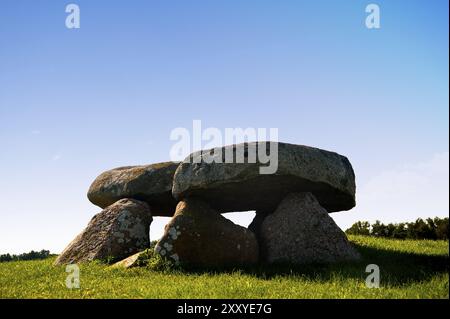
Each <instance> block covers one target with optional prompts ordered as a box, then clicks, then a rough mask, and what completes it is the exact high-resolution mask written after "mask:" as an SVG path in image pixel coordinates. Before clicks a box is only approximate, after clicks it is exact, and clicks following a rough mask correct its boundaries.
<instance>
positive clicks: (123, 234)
mask: <svg viewBox="0 0 450 319" xmlns="http://www.w3.org/2000/svg"><path fill="white" fill-rule="evenodd" d="M152 220H153V218H152V215H151V213H150V209H149V207H148V205H147V204H146V203H144V202H140V201H138V200H134V199H121V200H119V201H118V202H116V203H114V204H113V205H111V206H108V207H107V208H105V209H104V210H103V211H101V212H100V213H99V214H97V215H95V216H94V217H93V218H92V220H91V221H90V222H89V225H88V226H87V227H86V229H85V230H84V231H83V232H82V233H81V234H79V235H78V236H77V237H76V238H75V239H74V240H73V241H72V242H71V243H70V244H69V245H68V246H67V247H66V249H65V250H64V251H63V252H62V253H61V255H60V256H59V257H58V259H57V260H56V261H55V264H56V265H62V264H71V263H79V262H87V261H92V260H95V259H103V260H105V259H110V260H111V261H115V260H120V259H123V258H125V257H128V256H130V255H131V254H134V253H137V252H139V251H140V250H143V249H145V248H148V247H149V245H150V238H149V228H150V224H151V222H152Z"/></svg>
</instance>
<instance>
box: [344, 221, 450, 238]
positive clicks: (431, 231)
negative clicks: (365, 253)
mask: <svg viewBox="0 0 450 319" xmlns="http://www.w3.org/2000/svg"><path fill="white" fill-rule="evenodd" d="M345 232H346V233H347V234H350V235H365V236H373V237H386V238H396V239H431V240H448V233H449V232H448V217H445V218H439V217H435V218H427V219H425V220H424V219H422V218H418V219H417V220H416V221H414V222H409V223H408V222H406V223H398V224H393V223H390V224H387V225H386V224H383V223H381V222H380V221H379V220H377V221H376V222H375V223H373V224H370V223H369V222H367V221H359V222H356V223H354V224H353V225H352V226H351V227H350V228H349V229H347V230H346V231H345Z"/></svg>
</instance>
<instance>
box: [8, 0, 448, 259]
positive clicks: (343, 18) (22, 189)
mask: <svg viewBox="0 0 450 319" xmlns="http://www.w3.org/2000/svg"><path fill="white" fill-rule="evenodd" d="M72 2H73V3H76V4H78V5H79V7H80V9H81V28H80V29H77V30H69V29H67V28H66V27H65V19H66V16H67V13H65V6H66V5H67V4H68V3H70V2H66V1H55V0H45V1H44V0H42V1H22V0H3V1H2V2H1V5H0V173H1V178H0V196H1V209H0V217H1V221H0V253H1V252H23V251H27V250H31V249H43V248H45V249H51V250H52V251H54V252H58V251H60V250H61V249H62V248H64V246H65V245H66V244H67V243H68V242H69V241H70V240H71V239H72V238H73V237H74V236H75V235H76V234H77V233H78V232H79V231H81V229H82V228H83V227H84V226H85V225H86V224H87V222H88V221H89V219H90V218H91V217H92V216H93V215H94V214H95V213H97V212H98V211H99V209H98V208H96V207H95V206H93V205H91V204H90V203H89V202H88V200H87V198H86V191H87V189H88V187H89V185H90V183H91V182H92V180H93V179H94V178H95V177H96V176H97V175H98V174H99V173H101V172H102V171H104V170H106V169H110V168H113V167H117V166H122V165H133V164H143V163H152V162H159V161H165V160H168V159H169V151H170V148H171V146H172V145H173V143H174V142H173V141H170V139H169V135H170V132H171V130H172V129H174V128H176V127H186V128H190V127H192V120H194V119H199V120H202V123H203V126H204V127H217V128H219V129H221V130H223V129H225V128H227V127H242V128H246V127H255V128H264V127H267V128H269V127H277V128H278V129H279V138H280V140H281V141H285V142H291V143H297V144H306V145H311V146H316V147H320V148H324V149H328V150H333V151H336V152H339V153H341V154H344V155H346V156H348V158H349V159H350V161H351V162H352V164H353V166H354V169H355V172H356V175H357V185H358V198H359V199H360V200H359V201H358V207H357V209H355V210H353V211H351V212H343V213H337V214H333V215H332V216H333V217H335V220H336V221H337V222H338V224H339V225H340V226H341V227H343V228H345V227H347V226H348V225H349V224H351V222H353V221H355V220H361V219H368V220H374V219H376V218H379V219H381V220H382V221H398V220H412V219H415V218H416V217H418V216H424V217H426V216H436V215H438V216H446V215H448V202H449V199H448V143H449V140H448V134H449V122H448V116H449V114H448V110H449V109H448V104H449V94H448V85H449V83H448V82H449V81H448V79H449V74H448V69H449V65H448V58H449V51H448V45H449V43H448V25H449V20H448V9H449V8H448V1H446V0H433V1H426V0H421V1H419V0H416V1H413V0H396V1H360V0H350V1H348V0H340V1H338V0H336V1H334V0H328V1H300V0H292V1H287V0H286V1H264V0H257V1H256V0H248V1H230V0H227V1H224V0H220V1H206V0H205V1H197V0H192V1H181V0H180V1H162V0H161V1H118V0H117V1H100V0H96V1H72ZM369 3H377V4H378V5H379V6H380V9H381V29H378V30H374V29H371V30H369V29H367V28H366V27H365V23H364V22H365V18H366V15H367V14H366V13H365V7H366V5H367V4H369ZM249 216H251V215H250V214H247V215H243V214H241V215H239V216H234V217H233V218H234V220H236V221H237V222H239V223H242V224H246V223H248V222H249V221H250V220H251V218H250V217H249ZM163 223H164V221H162V220H158V221H156V222H155V224H154V225H153V226H154V230H152V232H153V233H154V234H153V237H155V236H156V237H157V236H159V234H160V232H161V229H162V226H163ZM152 239H155V238H152Z"/></svg>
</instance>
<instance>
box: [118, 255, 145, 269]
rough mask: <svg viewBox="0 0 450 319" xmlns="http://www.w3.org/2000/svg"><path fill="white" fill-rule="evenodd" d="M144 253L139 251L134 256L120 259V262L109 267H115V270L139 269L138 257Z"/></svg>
mask: <svg viewBox="0 0 450 319" xmlns="http://www.w3.org/2000/svg"><path fill="white" fill-rule="evenodd" d="M143 253H144V251H140V252H138V253H136V254H134V255H131V256H130V257H127V258H125V259H122V260H121V261H118V262H116V263H115V264H114V265H112V266H111V267H117V268H133V267H139V266H141V264H140V259H139V257H140V256H141V255H142V254H143Z"/></svg>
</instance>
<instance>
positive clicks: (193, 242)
mask: <svg viewBox="0 0 450 319" xmlns="http://www.w3.org/2000/svg"><path fill="white" fill-rule="evenodd" d="M155 251H156V252H157V253H159V254H160V255H161V256H163V257H164V258H167V259H168V260H170V261H172V262H173V263H175V264H181V265H193V266H201V267H221V266H240V265H248V264H254V263H257V262H258V243H257V241H256V237H255V235H254V234H253V232H251V231H250V230H248V229H246V228H245V227H242V226H239V225H236V224H234V223H233V222H232V221H230V220H228V219H226V218H225V217H223V216H222V215H221V214H220V213H219V212H218V211H216V210H214V209H212V208H211V207H209V205H208V204H206V203H205V202H203V201H201V200H198V199H194V198H187V199H185V200H184V201H182V202H180V203H178V206H177V209H176V212H175V215H174V217H173V218H172V220H171V221H170V222H169V224H167V225H166V228H165V233H164V235H163V237H162V238H161V240H160V241H159V242H158V244H157V246H156V248H155Z"/></svg>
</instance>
